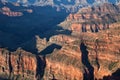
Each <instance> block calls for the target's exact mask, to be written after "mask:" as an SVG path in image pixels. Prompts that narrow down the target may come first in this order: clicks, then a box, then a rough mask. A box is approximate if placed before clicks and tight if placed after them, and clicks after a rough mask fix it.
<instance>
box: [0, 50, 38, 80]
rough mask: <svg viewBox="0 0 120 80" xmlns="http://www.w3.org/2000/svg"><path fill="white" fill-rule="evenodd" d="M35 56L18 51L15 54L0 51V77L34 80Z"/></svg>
mask: <svg viewBox="0 0 120 80" xmlns="http://www.w3.org/2000/svg"><path fill="white" fill-rule="evenodd" d="M36 61H37V60H36V57H35V55H33V54H31V53H29V52H26V51H24V50H21V49H18V50H17V51H15V52H9V51H8V50H6V49H2V48H1V49H0V77H3V78H5V79H14V80H15V79H29V80H35V79H36V77H35V75H36V68H37V62H36Z"/></svg>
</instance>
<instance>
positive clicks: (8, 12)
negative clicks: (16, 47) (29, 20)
mask: <svg viewBox="0 0 120 80" xmlns="http://www.w3.org/2000/svg"><path fill="white" fill-rule="evenodd" d="M1 10H2V14H4V15H7V16H11V17H16V16H22V15H23V13H22V12H14V11H11V10H10V8H8V7H3V8H1Z"/></svg>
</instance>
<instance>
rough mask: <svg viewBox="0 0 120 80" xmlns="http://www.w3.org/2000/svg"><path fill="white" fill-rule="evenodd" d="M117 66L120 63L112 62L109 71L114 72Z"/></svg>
mask: <svg viewBox="0 0 120 80" xmlns="http://www.w3.org/2000/svg"><path fill="white" fill-rule="evenodd" d="M117 64H118V62H111V63H110V64H109V65H108V69H109V70H113V69H114V68H115V67H117Z"/></svg>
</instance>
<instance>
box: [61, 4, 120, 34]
mask: <svg viewBox="0 0 120 80" xmlns="http://www.w3.org/2000/svg"><path fill="white" fill-rule="evenodd" d="M119 12H120V11H119V7H118V6H117V5H114V4H109V3H105V4H102V5H98V6H92V7H85V8H82V9H80V10H79V11H78V12H77V13H74V14H70V15H69V16H68V17H67V18H66V20H65V21H64V22H62V23H61V24H60V26H62V27H63V28H65V29H68V30H71V31H72V32H73V33H81V32H99V31H101V30H106V29H109V28H110V25H111V24H112V23H114V22H117V21H119V17H120V14H119ZM68 24H69V25H68Z"/></svg>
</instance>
